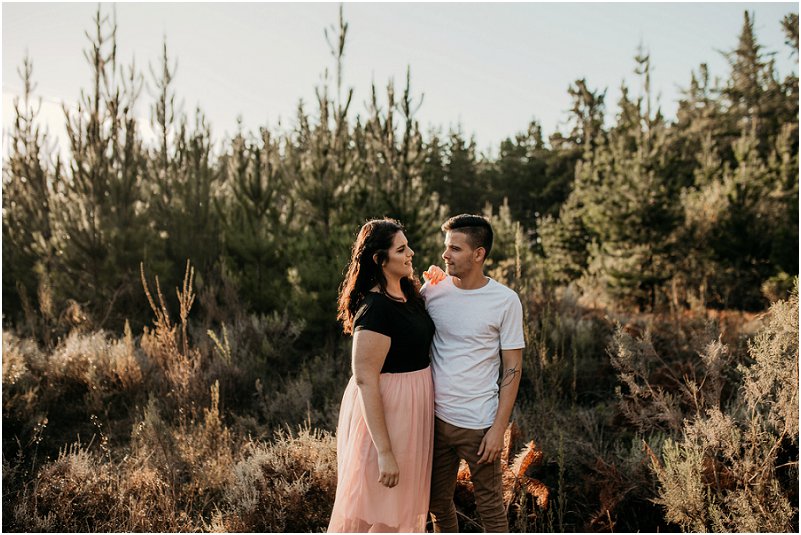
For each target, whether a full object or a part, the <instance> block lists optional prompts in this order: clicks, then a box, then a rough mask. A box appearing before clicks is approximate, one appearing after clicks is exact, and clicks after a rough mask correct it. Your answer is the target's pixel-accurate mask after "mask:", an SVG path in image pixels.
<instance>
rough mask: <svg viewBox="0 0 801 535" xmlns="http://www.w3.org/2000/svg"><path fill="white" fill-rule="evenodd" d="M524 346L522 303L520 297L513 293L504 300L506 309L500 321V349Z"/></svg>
mask: <svg viewBox="0 0 801 535" xmlns="http://www.w3.org/2000/svg"><path fill="white" fill-rule="evenodd" d="M524 347H526V341H525V338H524V337H523V305H521V304H520V298H519V297H518V296H517V294H513V295H512V297H510V298H509V299H508V300H507V301H506V310H504V313H503V321H502V323H501V349H522V348H524Z"/></svg>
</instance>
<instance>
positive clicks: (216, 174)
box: [147, 39, 222, 286]
mask: <svg viewBox="0 0 801 535" xmlns="http://www.w3.org/2000/svg"><path fill="white" fill-rule="evenodd" d="M177 68H178V64H177V62H174V63H173V64H172V66H171V63H170V57H169V54H168V52H167V42H166V39H165V41H164V42H163V45H162V57H161V63H160V66H159V68H158V69H154V68H153V67H151V68H150V72H151V77H152V79H153V80H152V83H153V86H154V93H155V94H154V97H155V102H154V104H153V105H152V108H151V125H152V127H153V130H154V131H155V132H156V133H157V134H158V139H157V144H156V146H155V147H154V148H153V149H152V150H151V151H150V157H149V158H148V166H147V173H148V181H147V182H148V185H149V187H150V189H151V207H150V208H151V213H152V220H153V223H154V224H155V227H156V229H157V231H158V235H159V239H160V240H161V242H162V243H163V247H164V254H165V256H166V259H165V261H166V262H167V264H168V266H169V267H168V269H169V270H170V271H169V273H170V277H168V278H167V279H166V280H165V283H166V284H165V286H167V285H168V284H169V283H170V281H172V283H173V284H175V285H177V284H178V283H179V282H180V280H181V278H182V277H183V275H184V271H185V266H186V260H187V259H191V260H192V265H194V266H195V267H196V269H197V270H198V272H199V274H200V278H201V279H202V278H203V277H204V276H205V277H214V276H215V274H214V271H215V270H216V269H215V265H216V263H217V260H218V256H219V254H220V239H219V235H220V223H219V217H218V214H217V212H216V211H215V210H214V200H215V190H216V189H218V186H219V184H220V182H221V178H222V177H221V175H222V171H221V170H219V169H217V168H215V165H214V162H213V161H212V141H211V131H210V129H209V126H208V124H207V123H206V120H205V117H204V116H203V114H202V113H201V111H200V110H199V109H198V110H196V112H195V124H194V127H193V128H192V129H191V130H190V127H189V125H188V121H187V118H186V116H185V115H184V114H183V112H182V111H181V109H180V106H179V105H176V96H175V91H174V88H173V86H174V79H175V75H176V72H177ZM156 243H159V242H156ZM151 269H153V267H152V266H151ZM156 271H159V270H158V269H156Z"/></svg>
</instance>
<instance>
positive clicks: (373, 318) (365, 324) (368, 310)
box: [353, 297, 390, 336]
mask: <svg viewBox="0 0 801 535" xmlns="http://www.w3.org/2000/svg"><path fill="white" fill-rule="evenodd" d="M386 305H387V304H386V303H385V302H384V301H383V300H382V299H376V298H374V297H368V298H366V299H365V302H364V303H363V304H362V306H360V307H359V310H357V311H356V316H355V317H354V318H353V331H354V332H356V331H359V330H362V329H365V330H367V331H374V332H377V333H379V334H383V335H384V336H390V331H389V327H390V320H389V314H388V312H389V311H388V310H387V306H386Z"/></svg>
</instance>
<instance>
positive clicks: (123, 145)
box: [3, 9, 798, 345]
mask: <svg viewBox="0 0 801 535" xmlns="http://www.w3.org/2000/svg"><path fill="white" fill-rule="evenodd" d="M781 24H782V27H783V28H784V31H785V33H786V35H787V44H788V45H789V49H790V50H789V52H788V51H787V50H785V51H782V52H781V53H791V54H794V55H797V54H798V15H797V14H795V13H791V14H789V15H787V16H786V17H785V18H784V20H782V21H781ZM115 30H116V23H115V22H113V21H110V20H109V19H108V18H107V17H103V16H102V13H101V11H100V10H99V9H98V12H97V15H96V17H95V20H94V24H93V31H92V32H91V33H87V35H88V36H89V40H90V43H89V46H88V48H87V49H86V51H85V56H86V58H87V60H88V62H89V64H90V66H91V69H92V71H91V72H92V77H91V79H90V80H89V87H88V89H86V90H85V91H82V98H81V101H80V102H79V103H78V108H77V110H70V109H68V108H66V107H65V109H64V112H65V120H66V127H67V133H68V142H69V147H68V148H69V150H68V151H67V152H68V154H69V157H68V158H67V159H65V160H62V159H61V158H60V157H59V156H58V155H57V151H56V150H54V147H53V146H52V143H51V140H49V139H48V136H47V134H46V133H45V132H43V131H42V130H41V128H40V126H39V124H38V121H37V106H36V103H35V98H34V94H35V85H34V82H33V68H32V62H31V60H30V59H29V58H26V59H25V60H24V62H23V65H22V68H21V69H20V74H21V76H22V78H23V80H24V87H25V91H24V94H23V95H22V97H21V98H19V99H18V100H17V101H16V102H15V114H16V118H15V121H14V124H13V126H12V128H11V130H10V132H9V133H8V140H9V143H8V155H7V158H6V160H5V164H4V167H3V266H4V276H3V302H4V310H3V314H4V321H5V322H6V324H13V325H14V326H15V327H16V328H17V329H18V330H19V331H20V332H21V333H23V334H26V335H32V336H35V337H37V338H39V339H40V340H41V341H43V342H45V343H46V344H48V345H49V344H51V343H53V342H54V341H55V340H54V337H55V336H57V335H58V334H59V333H62V332H67V331H68V330H70V329H74V328H75V327H76V326H85V327H86V328H91V329H93V328H107V329H112V330H120V329H121V328H122V325H123V324H124V322H125V321H126V320H129V321H130V322H131V324H132V325H133V326H134V327H135V328H139V327H140V326H141V325H143V324H144V323H145V321H146V318H147V317H148V316H149V309H148V305H147V301H146V299H145V296H144V293H143V292H142V286H141V280H140V263H143V264H144V266H145V268H146V270H147V271H148V273H155V274H158V275H159V277H160V281H161V283H162V287H164V288H172V287H175V286H177V285H178V284H179V282H180V280H181V279H182V277H183V275H184V270H185V266H186V261H187V259H191V261H192V264H193V265H194V266H196V268H197V279H196V285H197V287H198V299H199V301H200V305H201V306H200V307H197V309H196V310H199V311H200V314H201V315H202V316H203V317H202V323H203V324H204V325H205V326H206V327H209V326H211V325H219V324H221V323H222V322H223V321H224V319H225V318H226V317H228V316H230V314H231V311H233V310H236V309H241V308H245V309H247V310H248V311H250V312H254V313H270V312H273V311H288V312H289V313H291V314H292V315H293V316H294V317H302V318H304V319H305V322H306V327H305V328H306V330H307V331H308V332H309V333H311V334H314V335H315V336H314V339H315V340H317V341H318V342H319V341H324V343H325V344H336V343H337V339H338V335H337V327H336V324H335V323H334V317H335V313H334V303H335V295H336V292H337V286H338V284H339V282H340V280H341V276H342V270H343V268H344V267H345V264H346V262H347V258H348V255H349V246H350V243H351V241H352V239H353V237H354V235H355V232H356V230H357V229H358V228H359V226H360V225H361V223H363V222H364V221H365V220H366V219H367V218H370V217H376V216H382V215H387V216H391V217H395V218H398V219H400V220H401V221H402V222H403V223H404V224H405V225H406V226H407V228H408V236H409V239H410V242H411V243H412V245H413V247H415V249H416V250H417V253H418V254H417V259H416V265H417V267H418V269H419V270H421V269H422V268H424V267H425V266H427V265H428V263H431V262H435V261H436V260H437V258H438V254H439V252H440V249H441V243H440V242H441V236H440V232H439V224H440V223H441V222H442V221H443V219H444V218H445V217H446V216H447V215H449V214H454V213H461V212H485V213H487V214H489V215H491V216H492V217H493V220H494V221H495V223H496V225H497V227H498V229H499V234H500V235H499V240H498V242H499V245H498V247H497V248H496V251H494V253H493V257H492V262H491V268H492V269H494V270H495V273H496V274H498V276H500V277H502V278H503V273H508V274H510V275H512V274H514V275H516V276H518V280H520V281H524V284H526V285H528V286H535V282H536V286H538V287H539V288H540V289H541V290H542V291H551V289H552V288H554V287H557V286H559V285H568V284H574V285H577V286H578V287H579V289H580V290H581V292H582V293H584V294H585V295H589V296H591V297H592V298H593V299H594V300H596V301H597V302H599V303H602V304H604V305H605V306H616V307H621V308H623V307H632V306H636V307H638V308H639V309H640V310H659V309H663V308H667V307H670V308H671V309H673V310H680V309H683V308H691V307H713V308H740V309H762V308H764V307H765V306H766V304H767V302H768V299H770V298H774V297H778V296H782V295H785V294H786V292H787V291H789V289H790V287H791V285H792V282H791V281H792V276H793V275H795V274H797V273H798V225H797V221H798V76H797V74H796V73H789V74H788V75H786V76H785V77H784V78H780V76H779V73H778V72H777V70H776V68H775V66H774V62H773V60H772V59H771V58H772V54H773V53H772V52H768V51H765V50H764V49H763V47H762V46H761V45H760V44H759V43H758V41H757V38H756V35H755V34H754V23H753V18H752V16H750V15H749V14H748V13H745V16H744V22H743V26H742V30H741V32H740V36H739V41H738V43H737V46H736V47H735V48H734V49H733V50H731V51H730V52H728V53H727V58H728V61H729V65H730V72H729V73H728V75H727V76H726V77H725V78H718V77H717V76H713V75H712V73H710V72H709V71H708V69H707V67H706V66H705V65H703V64H702V65H701V66H700V67H699V68H698V70H697V71H695V72H693V73H691V74H690V76H689V81H688V85H687V87H686V89H685V91H684V97H683V98H682V100H681V102H680V103H679V108H678V113H677V118H676V120H675V121H670V120H667V119H666V118H665V117H664V116H663V115H662V113H661V111H660V109H659V107H658V105H657V103H656V102H655V97H654V95H653V90H652V88H651V84H650V77H651V63H650V57H649V55H648V53H646V52H644V51H642V50H640V51H639V52H638V54H637V56H636V58H635V63H634V68H635V71H636V73H637V75H638V77H639V81H640V87H639V88H638V89H637V91H632V90H631V89H630V88H628V87H626V86H625V85H623V86H622V88H621V90H622V96H621V98H620V100H619V102H617V104H616V108H615V111H614V112H613V113H614V120H613V121H608V120H607V115H608V114H609V113H610V112H609V110H607V102H606V100H605V97H606V90H599V89H593V88H592V85H591V82H590V81H587V80H585V79H579V80H576V81H575V82H574V83H573V84H571V85H570V87H569V90H568V91H569V93H570V96H571V98H572V102H573V107H572V109H571V110H570V117H569V124H570V125H571V126H570V132H569V133H567V134H562V133H559V132H557V133H554V134H552V135H551V136H549V138H548V139H547V141H546V139H545V137H544V135H543V132H542V129H541V127H540V126H539V125H538V124H537V123H536V122H532V123H531V124H530V125H529V126H528V128H527V129H526V130H525V131H523V132H521V133H519V134H517V135H515V136H513V137H510V138H508V139H505V140H503V141H502V142H501V143H500V147H499V151H498V154H497V156H496V157H488V156H486V155H482V154H479V153H478V151H477V148H476V143H475V141H474V140H472V139H470V138H467V137H466V136H465V134H464V133H463V132H461V131H458V130H456V131H450V132H448V133H447V134H446V135H444V134H442V132H439V131H431V132H429V133H428V134H424V133H423V132H422V131H421V128H420V125H419V123H418V120H417V119H416V112H417V110H418V107H419V104H420V99H419V98H418V97H417V96H416V95H415V93H414V91H413V89H412V84H411V77H410V75H409V73H408V72H407V76H406V79H405V81H404V84H403V85H402V86H401V87H400V88H398V87H396V85H395V84H394V83H393V82H392V81H390V83H389V84H388V85H387V86H386V88H384V89H381V88H378V87H375V86H373V87H372V88H371V94H370V99H369V105H368V107H367V109H366V110H364V111H363V112H358V113H355V114H354V113H353V111H354V110H352V107H353V105H352V97H353V89H352V88H346V87H344V85H343V82H342V73H343V64H344V61H345V56H346V54H345V51H346V38H347V33H348V25H347V23H346V22H345V21H344V19H343V17H342V14H341V13H340V20H339V24H338V25H337V26H334V27H332V28H331V30H332V33H331V34H330V35H331V36H333V37H334V39H333V40H332V41H331V42H330V45H331V53H332V56H333V59H334V68H333V73H334V75H333V76H331V77H329V76H328V75H327V76H326V80H327V81H326V83H324V84H322V85H321V86H320V87H318V88H317V93H316V95H317V100H316V102H314V103H312V105H309V104H308V103H303V102H301V103H299V105H298V109H297V116H296V120H295V124H294V126H293V127H292V129H291V130H289V131H286V132H279V131H273V130H270V129H268V128H261V129H260V130H259V132H258V133H252V132H244V131H242V130H241V129H240V131H239V132H238V133H237V134H236V135H235V136H234V137H233V139H230V140H227V141H226V142H225V143H223V144H222V147H223V148H222V149H221V150H220V151H217V150H215V148H214V147H215V146H216V145H217V144H216V142H215V138H214V136H213V133H212V129H211V126H210V125H209V124H208V122H207V121H206V119H205V117H204V115H203V112H202V111H201V110H199V109H198V110H196V111H195V113H194V114H193V116H192V117H190V116H187V114H186V113H184V112H183V111H182V110H181V108H180V106H178V105H177V104H176V102H177V95H176V94H175V90H174V77H175V75H176V69H177V64H176V63H175V62H174V59H173V58H171V56H170V55H169V52H168V48H167V44H166V42H165V44H164V47H163V55H162V58H161V59H160V61H159V62H158V63H157V64H156V65H151V66H150V68H149V70H148V73H147V74H148V76H145V74H143V73H142V72H141V71H140V70H139V69H138V68H137V67H136V66H135V65H130V66H126V65H122V64H121V62H120V61H119V58H118V57H117V53H116V50H117V46H116V45H117V43H116V31H115ZM326 72H327V71H326ZM145 88H147V92H148V93H149V94H150V95H151V96H152V103H151V104H150V112H151V126H152V128H153V130H154V131H155V132H156V139H155V140H154V141H152V142H150V141H148V142H146V141H145V140H144V139H143V136H142V134H141V130H142V129H141V125H140V124H139V119H138V117H137V114H136V113H135V110H136V109H137V105H138V103H140V102H141V98H142V94H143V92H144V89H145ZM633 93H637V94H636V95H634V94H633ZM608 123H611V126H606V125H607V124H608ZM135 330H136V329H135Z"/></svg>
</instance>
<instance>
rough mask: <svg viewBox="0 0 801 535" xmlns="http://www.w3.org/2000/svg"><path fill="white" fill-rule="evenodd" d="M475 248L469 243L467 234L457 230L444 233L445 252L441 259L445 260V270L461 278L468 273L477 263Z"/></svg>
mask: <svg viewBox="0 0 801 535" xmlns="http://www.w3.org/2000/svg"><path fill="white" fill-rule="evenodd" d="M477 256H478V255H477V253H476V249H473V247H472V246H471V245H470V242H469V241H468V239H467V234H465V233H464V232H459V231H458V230H455V231H452V230H449V231H448V232H446V233H445V252H444V253H442V259H443V260H444V261H445V272H446V273H447V274H448V275H450V276H452V277H458V278H462V277H464V276H465V275H466V274H467V273H469V272H470V271H471V270H472V269H473V268H474V267H475V266H476V265H479V264H478V263H477Z"/></svg>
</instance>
